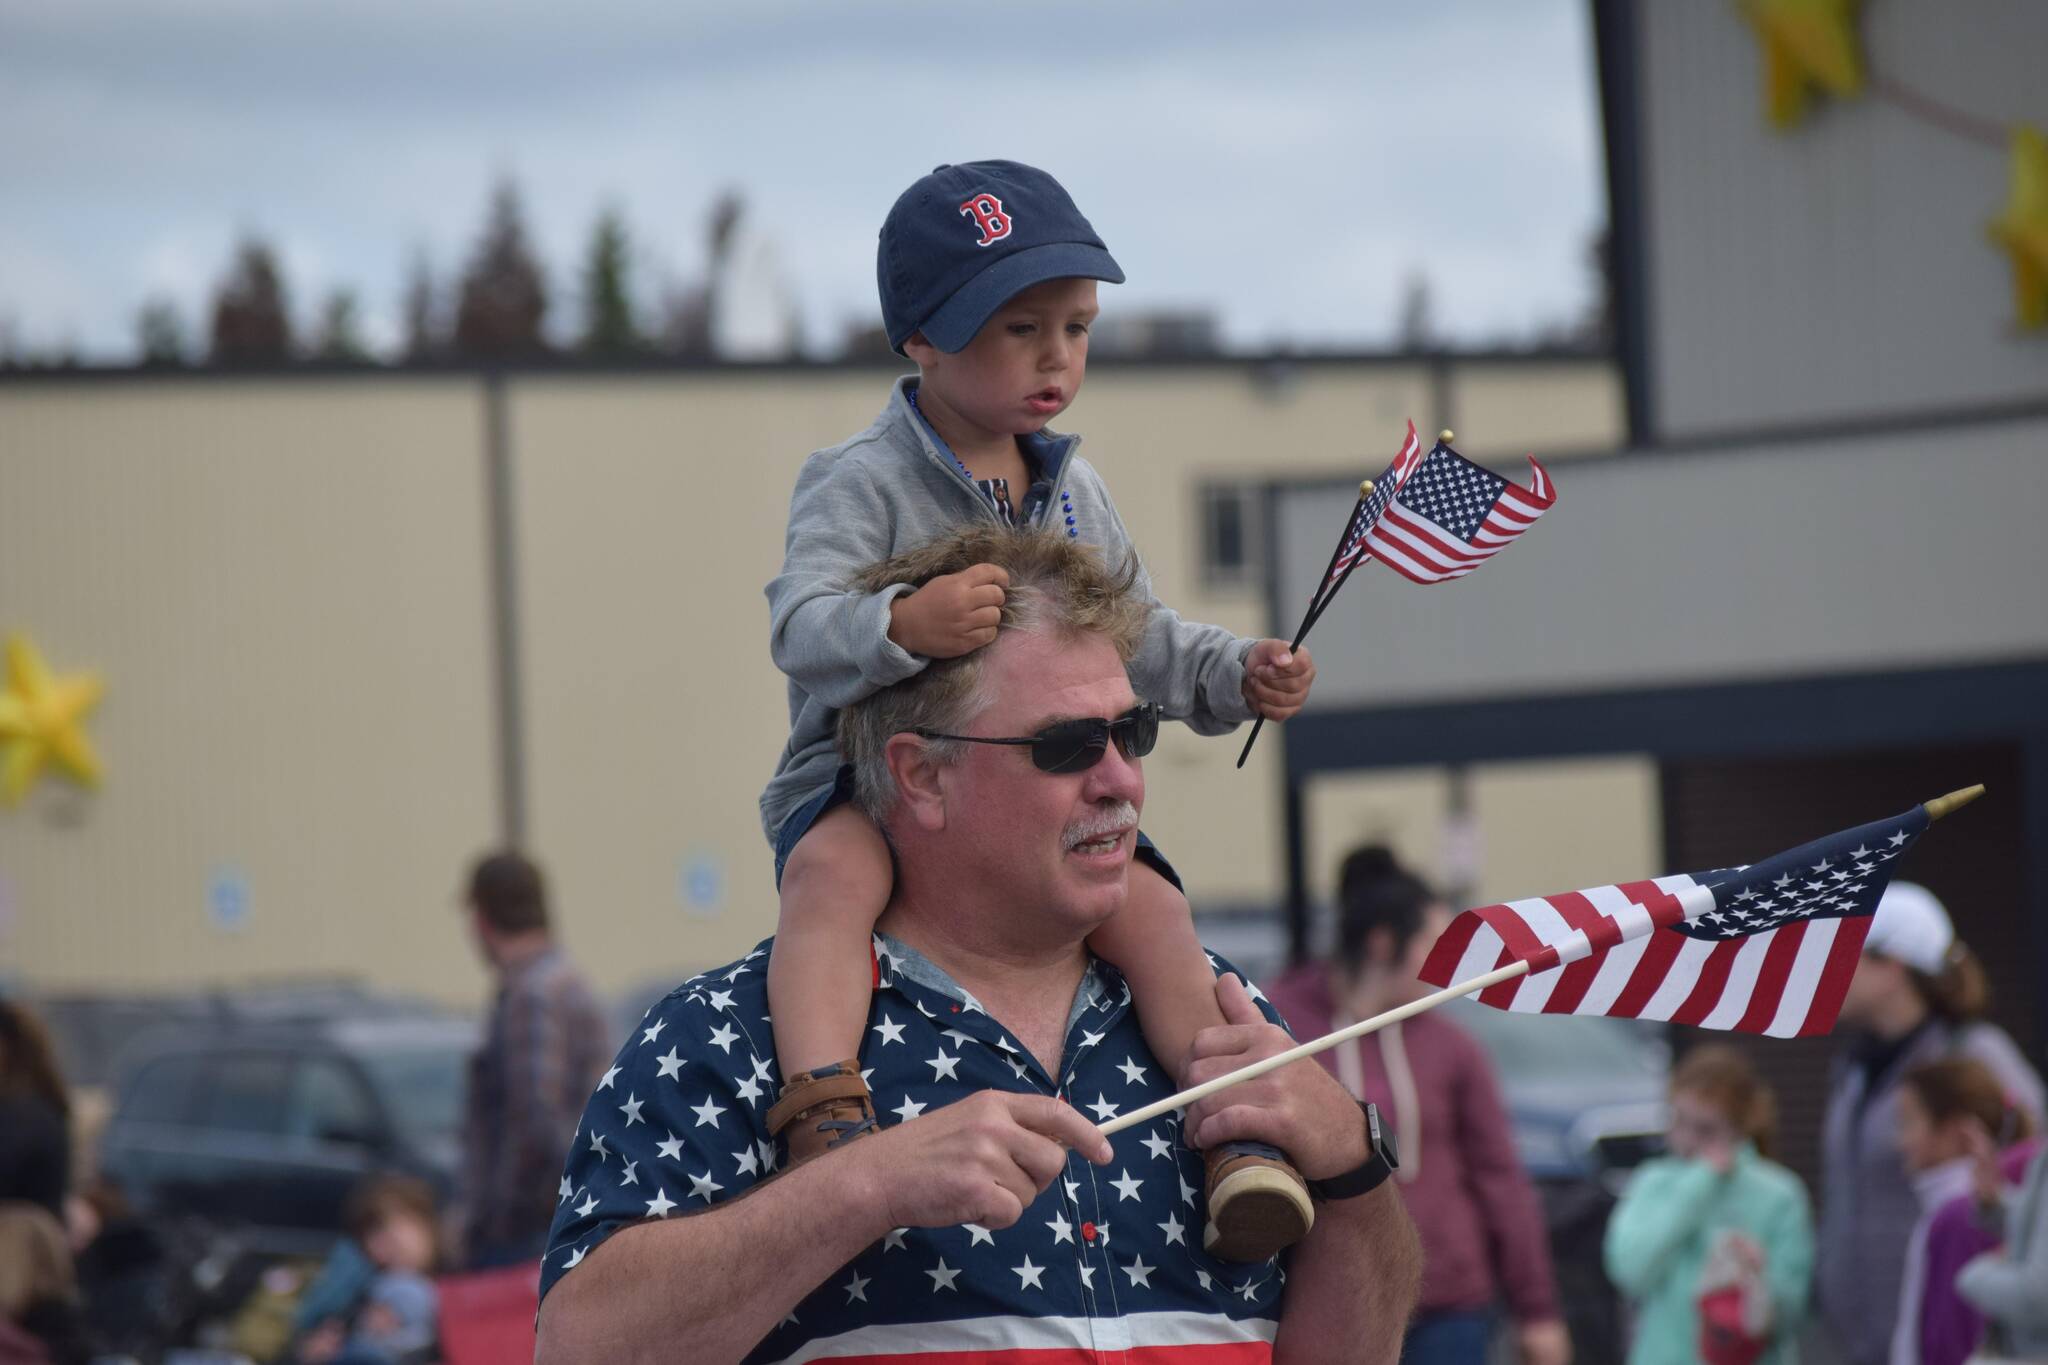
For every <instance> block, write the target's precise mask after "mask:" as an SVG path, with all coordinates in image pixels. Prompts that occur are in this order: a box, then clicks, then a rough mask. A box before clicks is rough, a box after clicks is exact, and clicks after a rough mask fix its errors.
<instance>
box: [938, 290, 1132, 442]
mask: <svg viewBox="0 0 2048 1365" xmlns="http://www.w3.org/2000/svg"><path fill="white" fill-rule="evenodd" d="M1098 311H1099V310H1098V309H1097V307H1096V303H1095V281H1094V280H1085V279H1060V280H1046V281H1045V282H1043V283H1041V284H1035V285H1033V286H1031V288H1029V289H1026V290H1025V291H1024V292H1023V293H1021V294H1018V295H1017V296H1016V297H1015V298H1012V299H1011V300H1010V301H1009V302H1008V303H1005V304H1004V305H1003V306H1002V307H1001V308H998V309H997V310H996V311H995V314H994V315H993V316H991V317H990V318H989V320H988V321H987V322H986V323H984V324H983V325H982V328H981V330H980V331H979V332H976V333H975V334H974V340H972V341H970V342H968V343H967V345H966V346H965V347H963V348H962V349H960V350H958V351H955V352H953V353H951V354H948V353H946V352H945V351H941V350H939V349H938V348H937V347H935V346H933V345H932V344H931V343H929V342H927V341H926V340H925V339H924V335H923V334H922V333H914V334H913V335H912V336H911V338H910V339H909V340H908V341H906V342H904V343H903V349H904V351H905V352H906V353H907V354H908V355H909V356H910V358H911V359H912V360H914V361H916V362H917V365H918V368H919V369H920V370H922V371H923V374H924V378H923V380H922V383H921V386H920V390H919V392H920V398H921V399H922V398H924V397H925V396H931V397H936V398H937V399H938V400H939V401H940V402H941V403H943V404H944V405H945V407H946V408H948V409H950V410H951V411H952V413H953V414H954V415H956V416H958V417H960V418H963V419H965V420H966V421H968V422H971V423H973V424H974V425H975V426H976V427H979V428H980V429H981V430H983V431H986V432H988V433H990V434H991V435H1001V436H1022V435H1024V434H1026V433H1028V432H1034V431H1037V430H1038V429H1039V428H1040V427H1042V426H1044V425H1045V424H1046V423H1047V422H1050V421H1051V420H1052V419H1053V418H1055V417H1057V416H1059V414H1060V413H1062V412H1065V411H1066V409H1067V405H1068V404H1069V403H1072V402H1073V401H1074V395H1075V394H1077V393H1079V392H1080V391H1081V380H1082V377H1083V376H1084V375H1085V374H1086V373H1087V370H1088V330H1089V328H1090V327H1092V326H1093V325H1094V323H1095V316H1096V313H1097V312H1098Z"/></svg>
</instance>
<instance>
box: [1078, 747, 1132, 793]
mask: <svg viewBox="0 0 2048 1365" xmlns="http://www.w3.org/2000/svg"><path fill="white" fill-rule="evenodd" d="M1085 794H1086V796H1087V797H1088V799H1089V800H1091V801H1128V802H1130V803H1131V804H1132V805H1134V806H1138V807H1141V808H1142V807H1143V806H1144V804H1145V768H1144V765H1143V764H1142V763H1141V762H1139V761H1138V760H1137V759H1134V758H1125V757H1124V751H1123V750H1122V749H1119V748H1117V746H1116V745H1115V744H1114V743H1112V744H1110V746H1109V747H1108V748H1107V749H1105V750H1104V751H1103V754H1102V757H1101V759H1100V760H1098V761H1097V762H1096V764H1095V766H1094V767H1092V768H1090V769H1089V770H1088V784H1087V788H1086V792H1085Z"/></svg>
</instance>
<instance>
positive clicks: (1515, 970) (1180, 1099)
mask: <svg viewBox="0 0 2048 1365" xmlns="http://www.w3.org/2000/svg"><path fill="white" fill-rule="evenodd" d="M1528 970H1529V964H1528V963H1526V962H1510V963H1509V964H1508V965H1507V966H1505V967H1496V968H1494V969H1493V970H1492V971H1490V972H1488V973H1486V974H1485V975H1484V976H1475V977H1473V978H1472V979H1471V980H1470V981H1460V982H1459V983H1458V984H1457V985H1455V986H1446V987H1444V988H1443V989H1442V990H1440V991H1433V992H1431V993H1430V994H1428V995H1425V996H1423V997H1422V998H1421V999H1420V1000H1411V1001H1409V1002H1408V1003H1407V1004H1405V1005H1396V1006H1395V1007H1394V1008H1393V1009H1390V1010H1387V1011H1386V1012H1385V1013H1382V1014H1375V1015H1374V1016H1373V1017H1372V1018H1370V1019H1364V1020H1360V1021H1359V1022H1358V1023H1356V1024H1352V1025H1350V1026H1349V1027H1346V1028H1340V1029H1338V1030H1336V1031H1335V1032H1333V1033H1326V1034H1324V1035H1323V1036H1322V1037H1320V1038H1317V1039H1314V1040H1313V1041H1311V1042H1306V1043H1303V1044H1301V1045H1300V1046H1299V1047H1291V1048H1289V1049H1287V1051H1285V1052H1279V1053H1275V1054H1274V1055H1273V1056H1271V1057H1267V1058H1266V1059H1264V1060H1263V1061H1257V1062H1253V1063H1252V1064H1251V1065H1249V1066H1241V1067H1239V1068H1238V1069H1237V1070H1235V1071H1232V1072H1230V1073H1228V1074H1227V1075H1222V1076H1218V1077H1216V1078H1215V1079H1213V1080H1207V1081H1203V1082H1202V1083H1201V1084H1200V1085H1195V1086H1190V1087H1188V1088H1187V1089H1186V1090H1183V1091H1181V1092H1180V1093H1179V1094H1177V1095H1168V1096H1167V1097H1166V1098H1165V1099H1163V1100H1154V1101H1153V1102H1152V1103H1151V1104H1148V1105H1146V1106H1145V1107H1144V1108H1143V1109H1133V1110H1132V1111H1131V1112H1130V1113H1128V1114H1119V1115H1117V1116H1116V1117H1115V1118H1113V1119H1111V1120H1110V1121H1109V1122H1108V1123H1101V1124H1097V1125H1096V1131H1097V1132H1099V1133H1101V1134H1102V1135H1103V1136H1104V1137H1108V1136H1109V1135H1110V1134H1112V1133H1121V1132H1122V1131H1123V1130H1124V1129H1126V1128H1131V1127H1135V1126H1136V1125H1138V1124H1140V1123H1149V1122H1151V1121H1152V1120H1153V1119H1156V1118H1158V1117H1159V1116H1160V1115H1161V1114H1166V1113H1171V1112H1172V1111H1173V1110H1175V1109H1185V1108H1186V1107H1187V1106H1189V1105H1191V1104H1193V1103H1194V1102H1195V1101H1196V1100H1199V1099H1201V1098H1203V1097H1204V1096H1207V1095H1213V1094H1215V1093H1216V1092H1217V1091H1219V1090H1227V1089H1228V1088H1230V1087H1231V1086H1233V1085H1236V1084H1238V1083H1239V1082H1240V1081H1248V1080H1251V1079H1252V1078H1254V1077H1256V1076H1263V1075H1265V1074H1266V1073H1267V1072H1268V1071H1275V1070H1278V1069H1279V1068H1281V1067H1283V1066H1286V1065H1287V1064H1289V1063H1290V1062H1298V1061H1300V1060H1301V1059H1302V1058H1304V1057H1313V1056H1315V1055H1316V1054H1317V1053H1318V1052H1327V1051H1328V1050H1329V1049H1331V1048H1333V1047H1335V1046H1337V1044H1339V1043H1344V1042H1349V1041H1350V1040H1351V1039H1353V1038H1363V1037H1364V1036H1365V1035H1366V1034H1368V1033H1375V1032H1378V1031H1379V1030H1380V1029H1383V1028H1385V1027H1386V1026H1387V1025H1389V1024H1398V1023H1400V1022H1401V1021H1402V1020H1403V1019H1412V1018H1414V1017H1415V1016H1416V1015H1418V1014H1421V1013H1423V1012H1424V1011H1425V1010H1433V1009H1435V1008H1436V1007H1437V1006H1438V1005H1441V1004H1443V1003H1444V1001H1446V1000H1455V999H1457V998H1458V997H1459V996H1461V995H1470V994H1472V992H1474V991H1483V990H1485V989H1486V988H1487V987H1488V986H1492V985H1497V984H1499V983H1500V982H1502V981H1512V980H1514V979H1515V978H1516V977H1518V976H1521V975H1522V974H1523V973H1525V972H1527V971H1528Z"/></svg>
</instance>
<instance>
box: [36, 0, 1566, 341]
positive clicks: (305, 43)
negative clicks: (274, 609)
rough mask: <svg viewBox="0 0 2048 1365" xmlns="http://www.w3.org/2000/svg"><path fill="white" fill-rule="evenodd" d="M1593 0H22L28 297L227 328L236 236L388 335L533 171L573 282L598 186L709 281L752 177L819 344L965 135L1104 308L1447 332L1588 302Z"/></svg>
mask: <svg viewBox="0 0 2048 1365" xmlns="http://www.w3.org/2000/svg"><path fill="white" fill-rule="evenodd" d="M1588 9H1589V7H1588V6H1587V5H1586V4H1584V3H1583V0H1435V2H1434V3H1431V4H1426V5H1413V4H1408V5H1389V4H1379V3H1358V0H1282V2H1281V3H1277V4H1255V5H1244V4H1228V5H1226V4H1210V3H1173V2H1172V0H1089V3H1085V4H1074V3H1066V2H1065V0H1040V3H1036V4H1033V5H1030V6H1020V5H997V4H980V5H962V4H957V3H941V0H802V2H798V0H784V2H780V3H778V2H776V0H729V3H724V4H718V5H705V4H694V3H688V0H684V2H683V3H677V2H676V0H667V2H666V3H655V2H654V0H649V2H648V3H640V2H639V0H604V2H603V3H585V4H582V5H563V4H560V3H556V2H555V0H546V2H543V0H489V2H488V3H485V2H484V0H432V2H431V3H426V4H422V3H419V0H351V2H350V3H347V4H339V3H329V2H328V0H301V2H300V3H295V4H289V5H280V4H277V3H275V0H76V2H75V3H52V2H51V0H0V126H4V127H5V128H6V129H7V130H8V134H7V136H6V137H5V138H4V139H0V322H4V323H5V324H6V325H7V326H8V327H9V328H11V330H12V332H13V334H14V336H15V338H16V343H15V344H16V346H17V348H23V347H26V348H28V349H32V350H49V349H52V348H58V347H63V346H66V345H69V346H72V347H75V348H76V349H77V350H78V351H79V352H80V353H81V354H82V355H84V356H85V357H87V358H91V359H123V358H126V357H127V356H129V355H130V354H132V350H133V343H134V314H135V311H136V309H137V307H138V306H139V305H140V303H141V302H142V301H143V299H144V298H145V297H148V296H150V295H164V296H167V297H169V298H171V299H172V300H174V301H175V302H176V303H177V304H178V305H179V306H180V308H181V309H182V311H183V312H184V313H185V315H186V317H187V320H188V324H190V325H194V326H196V325H197V324H198V322H199V321H200V319H201V318H202V316H203V315H204V308H205V303H206V300H207V299H208V298H209V296H210V293H211V290H212V287H213V285H214V283H215V281H216V280H217V279H218V278H219V276H220V275H221V274H222V273H223V271H224V269H225V267H226V264H227V262H228V259H229V255H230V251H231V248H232V245H233V242H234V240H235V238H236V236H237V234H239V233H241V232H244V231H254V232H257V233H260V234H262V235H263V236H265V237H267V238H269V239H271V240H272V241H274V242H276V243H277V244H278V245H279V246H280V248H281V250H282V253H283V256H284V259H285V263H286V272H287V275H286V277H287V283H288V286H289V288H290V290H291V298H292V304H293V311H294V314H295V315H296V316H298V317H299V318H301V319H309V318H310V317H311V316H312V315H313V314H314V312H315V310H316V307H317V303H318V300H319V298H320V297H321V296H322V295H324V294H325V293H326V292H327V291H329V290H331V289H333V288H335V287H337V286H348V287H352V288H354V289H355V290H357V292H358V293H359V295H360V297H361V301H362V307H363V311H364V315H365V322H366V332H367V334H368V335H369V337H370V339H371V340H372V341H373V342H374V343H377V344H389V343H390V341H391V340H392V339H394V338H395V336H396V334H397V330H398V326H397V315H398V306H399V296H400V293H401V290H402V286H403V281H404V276H405V269H406V263H407V260H408V258H409V256H410V254H411V253H412V251H413V250H414V249H415V248H417V247H424V248H425V250H426V251H427V252H428V254H429V257H430V259H431V261H432V262H433V265H434V267H435V268H436V270H437V271H438V272H440V273H441V274H442V275H443V276H444V277H445V276H447V275H449V274H452V273H453V272H454V271H455V270H457V269H459V268H460V265H461V263H462V261H463V260H464V258H466V256H467V255H468V253H469V251H470V250H471V247H472V245H473V243H474V241H475V239H476V236H477V234H478V230H479V226H480V224H481V222H482V219H483V214H484V207H485V201H486V198H487V193H488V188H489V186H490V184H491V182H492V180H493V179H494V178H495V177H496V176H498V175H500V174H504V173H509V174H510V175H512V176H513V177H514V178H515V179H516V182H517V183H518V185H519V186H520V188H521V190H522V192H523V194H524V197H525V201H526V207H527V209H528V214H529V222H530V225H531V226H532V228H533V230H534V233H535V236H536V238H537V241H538V246H539V249H540V251H541V253H542V256H543V259H544V261H545V263H546V265H547V267H548V273H549V282H550V285H551V286H552V290H551V299H552V306H551V322H553V323H554V324H556V325H558V326H560V325H566V324H568V323H569V322H571V321H572V320H573V318H574V315H575V311H576V305H577V299H576V294H575V288H576V269H575V267H576V263H577V261H578V259H579V258H580V256H581V254H582V251H583V248H584V244H585V242H586V239H587V237H588V234H589V230H590V225H591V222H592V220H593V218H594V217H595V216H596V214H597V212H598V210H599V208H600V207H602V206H604V205H607V204H610V205H616V206H617V207H618V208H619V209H621V210H622V211H623V213H624V214H625V217H626V219H627V223H628V226H629V229H630V231H631V233H632V235H633V240H634V244H635V248H636V252H637V261H638V264H639V266H640V284H641V286H642V287H643V291H644V292H646V293H648V294H650V295H651V294H653V293H654V292H656V291H657V289H658V288H659V287H660V286H662V285H663V284H670V285H673V284H678V283H683V282H687V281H689V280H691V279H694V278H695V277H696V276H697V274H698V273H699V272H700V271H701V269H702V267H703V237H704V227H703V225H704V220H705V216H706V211H707V209H708V207H709V205H710V203H711V201H712V199H713V197H714V196H715V195H716V194H717V193H718V192H719V191H720V190H721V189H724V188H727V187H732V188H736V189H738V190H739V191H741V192H742V193H743V194H744V195H745V197H746V200H747V202H748V204H749V206H750V209H751V211H752V214H753V221H754V224H755V226H756V227H757V228H758V229H759V230H760V231H762V232H764V233H765V234H767V235H768V236H769V237H770V238H772V240H773V241H774V243H775V246H776V249H777V252H778V254H779V257H780V259H781V261H782V263H783V266H784V269H785V271H786V272H787V274H788V276H789V278H790V283H791V285H792V286H793V288H794V290H795V292H796V295H797V297H798V299H799V301H800V303H801V306H802V314H803V319H804V326H805V333H806V336H807V338H808V340H809V342H810V344H811V345H812V346H813V347H814V348H824V349H829V348H830V347H831V346H832V345H833V344H836V341H837V339H838V337H839V336H840V334H841V333H842V331H843V329H844V328H845V326H846V325H847V323H849V322H854V321H858V322H868V321H871V320H872V319H873V317H874V315H875V312H876V304H875V292H874V288H875V286H874V246H875V231H876V228H877V227H878V226H879V225H880V222H881V219H882V215H883V214H884V213H885V212H886V211H887V209H888V206H889V204H890V202H891V201H892V200H893V199H894V197H895V196H896V194H897V193H898V192H899V191H901V189H902V188H903V187H904V186H905V185H907V184H908V183H909V182H910V181H911V180H913V179H915V178H916V177H917V176H918V175H920V174H922V173H923V172H925V171H927V170H929V169H930V168H931V167H932V166H933V165H936V164H938V163H939V162H942V161H965V160H975V159H980V158H986V157H1010V158H1014V159H1017V160H1021V161H1028V162H1031V163H1033V164H1036V165H1039V166H1043V167H1045V168H1046V169H1048V170H1051V171H1052V172H1053V173H1054V174H1056V175H1057V176H1059V177H1060V179H1061V180H1062V181H1063V182H1064V183H1065V184H1066V185H1067V187H1068V189H1069V190H1070V191H1072V193H1073V195H1074V197H1075V199H1076V200H1077V201H1078V202H1079V203H1080V205H1081V208H1082V211H1083V212H1085V213H1086V214H1088V216H1089V217H1090V218H1091V219H1092V220H1093V222H1094V224H1095V226H1096V228H1097V230H1098V231H1099V232H1101V233H1102V235H1103V237H1104V238H1105V240H1106V241H1107V242H1108V243H1109V246H1110V249H1111V250H1112V251H1114V252H1115V253H1116V255H1117V257H1118V259H1119V260H1120V261H1121V262H1122V263H1123V266H1124V268H1125V270H1126V272H1127V273H1128V275H1129V277H1130V282H1129V283H1128V284H1126V285H1124V286H1122V287H1120V288H1116V289H1110V290H1108V291H1106V294H1105V304H1106V306H1107V307H1108V308H1110V309H1112V310H1114V309H1120V308H1135V307H1150V306H1160V307H1186V306H1208V307H1213V308H1214V309H1215V310H1216V311H1217V312H1218V314H1219V315H1220V317H1221V318H1222V320H1223V325H1224V333H1225V336H1226V338H1227V339H1228V340H1229V342H1230V343H1231V344H1233V345H1234V346H1239V347H1247V348H1259V347H1265V346H1269V345H1273V344H1276V343H1291V344H1294V345H1300V346H1332V347H1346V346H1351V347H1356V346H1371V345H1376V344H1382V343H1384V342H1385V341H1386V340H1387V339H1388V338H1389V337H1390V335H1391V334H1392V331H1393V328H1394V320H1395V316H1396V313H1397V311H1398V308H1399V301H1400V296H1401V291H1402V283H1403V281H1404V279H1405V278H1407V277H1408V276H1410V275H1411V274H1412V273H1414V272H1417V271H1421V272H1424V273H1426V275H1427V276H1428V278H1429V280H1430V282H1431V284H1432V287H1433V299H1434V313H1435V317H1436V320H1437V324H1438V328H1439V330H1440V331H1442V332H1443V333H1444V334H1446V335H1447V336H1448V337H1450V338H1451V339H1454V340H1459V341H1466V342H1484V341H1488V340H1495V339H1502V338H1508V337H1513V336H1517V335H1526V334H1527V333H1529V332H1530V331H1532V330H1533V329H1534V328H1536V327H1538V326H1539V325H1541V324H1543V323H1545V322H1549V321H1557V320H1563V319H1567V318H1569V317H1571V316H1573V315H1575V314H1576V313H1577V312H1578V311H1579V310H1580V309H1581V308H1583V307H1584V305H1585V303H1586V300H1587V298H1588V296H1589V293H1590V288H1591V281H1590V277H1589V273H1588V270H1587V267H1586V262H1585V254H1586V244H1587V241H1588V239H1589V238H1590V236H1591V235H1592V234H1593V233H1594V232H1595V231H1597V229H1598V227H1599V225H1600V223H1601V222H1602V221H1603V219H1604V215H1605V193H1604V189H1603V183H1602V171H1601V155H1602V153H1601V145H1600V137H1599V122H1598V97H1597V92H1596V90H1595V87H1594V82H1593V71H1592V41H1591V34H1590V31H1589V30H1590V20H1589V16H1588V12H1587V11H1588Z"/></svg>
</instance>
